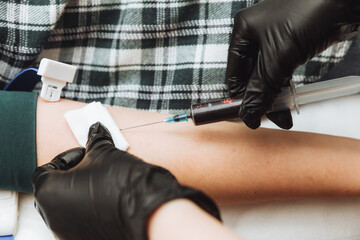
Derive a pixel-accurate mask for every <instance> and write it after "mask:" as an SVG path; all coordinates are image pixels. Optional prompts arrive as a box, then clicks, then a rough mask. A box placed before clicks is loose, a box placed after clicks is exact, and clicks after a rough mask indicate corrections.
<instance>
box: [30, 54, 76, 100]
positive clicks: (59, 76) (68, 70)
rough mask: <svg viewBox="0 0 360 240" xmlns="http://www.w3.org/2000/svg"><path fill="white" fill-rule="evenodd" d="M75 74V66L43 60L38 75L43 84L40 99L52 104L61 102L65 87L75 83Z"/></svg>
mask: <svg viewBox="0 0 360 240" xmlns="http://www.w3.org/2000/svg"><path fill="white" fill-rule="evenodd" d="M75 73H76V67H75V66H72V65H69V64H65V63H61V62H57V61H54V60H50V59H47V58H43V59H42V60H41V62H40V65H39V70H38V73H37V74H38V75H40V76H41V81H42V83H43V85H42V88H41V93H40V97H42V98H43V99H45V100H47V101H50V102H57V101H59V99H60V95H61V91H62V89H63V87H65V85H66V83H68V82H70V83H71V82H73V80H74V76H75Z"/></svg>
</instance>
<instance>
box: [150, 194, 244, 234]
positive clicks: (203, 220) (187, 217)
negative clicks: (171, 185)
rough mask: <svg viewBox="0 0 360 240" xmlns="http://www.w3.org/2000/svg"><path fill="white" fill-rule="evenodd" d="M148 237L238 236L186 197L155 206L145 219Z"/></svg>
mask: <svg viewBox="0 0 360 240" xmlns="http://www.w3.org/2000/svg"><path fill="white" fill-rule="evenodd" d="M148 236H149V239H150V240H167V239H172V240H182V239H189V240H192V239H195V240H202V239H206V240H212V239H214V240H217V239H224V240H240V239H241V238H240V237H239V236H237V235H236V234H235V233H234V232H232V231H231V230H230V229H228V228H227V227H226V226H224V225H223V224H222V223H221V222H219V221H218V220H217V219H215V218H214V217H212V216H210V215H209V214H208V213H207V212H205V211H204V210H202V209H201V208H199V206H198V205H196V204H194V203H193V202H191V201H189V200H187V199H176V200H173V201H170V202H168V203H166V204H164V205H162V206H161V207H159V208H158V209H157V210H156V211H155V212H154V213H153V214H152V216H151V218H150V219H149V225H148Z"/></svg>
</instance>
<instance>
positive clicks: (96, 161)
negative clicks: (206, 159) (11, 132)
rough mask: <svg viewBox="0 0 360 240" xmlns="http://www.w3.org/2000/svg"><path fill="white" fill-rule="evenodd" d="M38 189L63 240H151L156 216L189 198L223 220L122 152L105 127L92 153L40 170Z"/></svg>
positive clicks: (195, 194) (39, 203) (70, 155)
mask: <svg viewBox="0 0 360 240" xmlns="http://www.w3.org/2000/svg"><path fill="white" fill-rule="evenodd" d="M33 186H34V189H35V200H36V202H35V204H36V207H37V209H38V211H39V212H40V214H41V216H42V217H43V219H44V221H45V222H46V223H47V225H48V227H49V228H50V229H51V230H52V231H53V233H54V234H55V235H56V237H57V238H59V239H66V240H71V239H74V240H75V239H76V240H82V239H86V240H91V239H96V240H99V239H122V240H127V239H128V240H130V239H131V240H140V239H141V240H143V239H147V220H148V218H149V217H150V215H151V214H152V213H153V212H154V210H156V208H158V207H159V206H160V205H161V204H163V203H166V202H167V201H170V200H172V199H176V198H188V199H190V200H192V201H194V202H195V203H196V204H198V205H199V206H200V207H201V208H203V209H204V210H205V211H207V212H209V213H210V214H212V215H213V216H215V217H216V218H218V219H220V216H219V211H218V209H217V207H216V205H215V204H214V202H213V201H212V200H210V199H209V198H208V197H207V196H205V195H204V194H202V193H201V192H199V191H196V190H194V189H191V188H188V187H184V186H181V185H179V183H178V182H177V181H176V179H175V177H174V176H173V175H172V174H171V173H170V172H169V171H167V170H165V169H163V168H161V167H157V166H153V165H150V164H147V163H145V162H143V161H142V160H140V159H138V158H137V157H135V156H133V155H131V154H128V153H126V152H123V151H120V150H118V149H116V148H115V147H114V143H113V140H112V138H111V135H110V134H109V132H108V131H107V129H106V128H104V127H103V126H102V125H101V124H100V123H96V124H94V125H92V126H91V128H90V131H89V139H88V142H87V147H86V151H85V149H83V148H76V149H73V150H69V151H67V152H64V153H62V154H60V155H58V156H56V157H55V158H54V159H53V160H52V161H51V162H50V163H48V164H45V165H43V166H41V167H38V168H37V169H36V171H35V173H34V176H33Z"/></svg>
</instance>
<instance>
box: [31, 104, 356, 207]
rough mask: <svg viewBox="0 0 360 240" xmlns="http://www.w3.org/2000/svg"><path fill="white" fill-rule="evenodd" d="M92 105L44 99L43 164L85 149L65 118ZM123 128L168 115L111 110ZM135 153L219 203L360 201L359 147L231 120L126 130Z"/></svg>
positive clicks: (40, 118) (40, 117) (40, 115)
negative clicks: (320, 199)
mask: <svg viewBox="0 0 360 240" xmlns="http://www.w3.org/2000/svg"><path fill="white" fill-rule="evenodd" d="M83 106H85V104H84V103H79V102H73V101H68V100H61V101H60V102H59V103H46V102H43V101H42V100H40V99H39V100H38V108H37V152H38V165H41V164H44V163H46V162H48V161H50V160H51V159H52V158H53V157H54V156H56V155H57V154H58V153H60V152H62V151H64V150H67V149H69V148H72V147H75V146H78V143H77V142H76V139H75V138H74V136H73V135H72V133H71V131H70V128H69V127H68V125H67V123H66V121H65V119H64V117H63V116H64V113H65V112H66V111H69V110H72V109H78V108H81V107H83ZM108 110H109V111H110V113H111V115H112V116H113V118H114V119H115V121H116V122H117V124H118V126H119V127H120V128H123V127H129V126H133V125H136V124H142V123H147V122H152V121H157V120H162V119H163V118H164V117H166V115H163V114H158V113H149V112H143V111H137V110H130V109H124V108H114V107H109V108H108ZM123 134H124V135H125V137H126V139H127V140H128V142H129V144H130V149H129V152H130V153H133V154H134V155H137V156H138V157H140V158H142V159H143V160H144V161H147V162H149V163H153V164H156V165H160V166H162V167H165V168H167V169H169V170H170V171H171V172H172V173H173V174H174V175H175V176H176V177H177V178H178V180H179V181H180V182H181V183H182V184H185V185H189V186H192V187H194V188H197V189H200V190H202V191H204V192H205V193H207V194H209V195H210V196H211V197H212V198H214V199H215V200H216V201H217V202H218V203H241V202H255V201H266V200H276V199H291V198H305V197H351V196H360V157H359V156H360V141H359V140H354V139H348V138H341V137H333V136H326V135H320V134H309V133H301V132H287V131H279V130H269V129H259V130H256V131H252V130H248V129H247V128H246V127H244V126H242V125H239V124H235V123H229V122H221V123H216V124H211V125H205V126H200V127H194V126H193V125H192V123H181V124H174V125H172V124H159V125H153V126H151V127H150V126H149V127H144V128H139V129H132V130H127V131H124V132H123Z"/></svg>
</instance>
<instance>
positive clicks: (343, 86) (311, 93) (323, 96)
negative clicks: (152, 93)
mask: <svg viewBox="0 0 360 240" xmlns="http://www.w3.org/2000/svg"><path fill="white" fill-rule="evenodd" d="M357 93H360V76H349V77H343V78H338V79H333V80H328V81H323V82H318V83H312V84H308V85H305V86H300V87H297V88H295V87H294V85H293V83H292V82H291V84H290V87H286V88H283V89H282V91H281V93H280V94H279V95H278V97H277V98H276V99H275V101H274V104H273V105H272V108H271V110H270V112H277V111H282V110H285V109H290V110H294V109H295V110H296V111H297V112H298V113H299V107H300V106H301V105H304V104H307V103H313V102H318V101H323V100H327V99H333V98H338V97H343V96H348V95H353V94H357ZM241 103H242V99H223V100H220V101H214V102H207V103H200V104H194V105H192V106H191V109H190V111H189V112H188V113H187V112H185V113H181V114H176V115H174V116H171V117H168V118H166V119H165V120H163V121H159V122H155V123H149V124H144V125H140V126H135V127H131V128H137V127H141V126H147V125H152V124H156V123H162V122H165V123H178V122H184V121H188V120H189V119H192V121H193V123H194V125H196V126H198V125H203V124H208V123H214V122H219V121H225V120H233V119H239V118H238V114H239V110H240V106H241ZM125 129H130V128H124V129H121V130H125Z"/></svg>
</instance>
